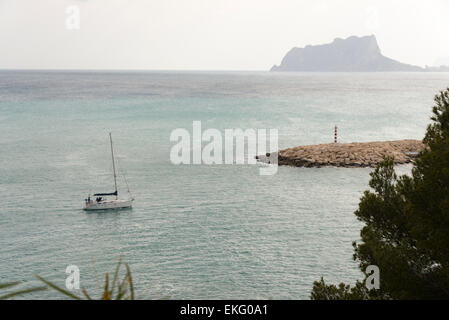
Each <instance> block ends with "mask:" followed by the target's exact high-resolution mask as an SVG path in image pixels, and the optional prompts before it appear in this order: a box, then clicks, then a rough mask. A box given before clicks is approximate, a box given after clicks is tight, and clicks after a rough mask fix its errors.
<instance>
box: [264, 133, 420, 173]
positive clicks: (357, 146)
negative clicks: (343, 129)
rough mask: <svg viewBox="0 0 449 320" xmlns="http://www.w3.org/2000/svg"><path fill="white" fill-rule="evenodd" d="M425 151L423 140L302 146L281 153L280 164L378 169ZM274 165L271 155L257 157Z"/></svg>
mask: <svg viewBox="0 0 449 320" xmlns="http://www.w3.org/2000/svg"><path fill="white" fill-rule="evenodd" d="M423 149H424V144H423V142H422V141H419V140H396V141H375V142H353V143H338V144H336V143H329V144H317V145H308V146H298V147H294V148H289V149H285V150H280V151H278V164H279V165H281V166H282V165H284V166H293V167H307V168H312V167H315V168H317V167H318V168H320V167H347V168H351V167H352V168H354V167H361V168H363V167H375V166H376V165H378V164H379V163H380V162H382V161H383V160H384V159H386V158H391V159H393V162H394V163H395V164H405V163H409V162H411V161H412V159H413V158H414V157H416V156H417V155H418V153H419V152H421V151H422V150H423ZM256 159H257V160H258V161H260V162H263V163H270V162H269V161H270V154H266V155H261V156H256Z"/></svg>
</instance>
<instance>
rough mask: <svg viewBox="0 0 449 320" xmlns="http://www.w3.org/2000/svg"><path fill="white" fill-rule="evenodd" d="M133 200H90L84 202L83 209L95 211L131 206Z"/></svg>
mask: <svg viewBox="0 0 449 320" xmlns="http://www.w3.org/2000/svg"><path fill="white" fill-rule="evenodd" d="M132 204H133V200H105V201H100V202H94V201H91V202H90V203H86V205H85V207H84V210H86V211H96V210H111V209H125V208H131V207H132Z"/></svg>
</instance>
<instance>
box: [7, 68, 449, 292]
mask: <svg viewBox="0 0 449 320" xmlns="http://www.w3.org/2000/svg"><path fill="white" fill-rule="evenodd" d="M448 85H449V74H444V73H439V74H437V73H435V74H432V73H426V74H424V73H423V74H420V73H416V74H414V73H410V74H407V73H401V74H399V73H398V74H396V73H390V74H385V73H374V74H363V73H360V74H272V73H265V72H260V73H250V72H240V73H238V72H227V73H224V72H221V73H220V72H197V73H195V72H183V73H179V72H178V73H175V72H134V73H131V72H128V73H127V72H103V73H100V72H43V71H40V72H29V71H20V72H13V71H2V72H0V150H1V151H0V194H1V195H2V206H1V209H0V282H5V281H12V280H22V281H27V282H28V283H29V284H30V285H31V284H34V283H35V281H34V280H33V275H34V274H36V273H37V274H40V275H42V276H44V277H46V278H48V279H50V280H53V281H54V282H56V283H57V284H59V285H61V286H64V283H65V277H66V274H65V269H66V267H67V266H68V265H77V266H78V267H79V268H80V270H81V286H83V287H86V288H87V289H88V290H89V291H92V292H97V291H98V290H99V289H98V288H99V287H100V286H101V282H102V280H103V279H102V274H103V273H104V272H106V271H109V272H112V271H113V270H114V266H115V263H116V262H117V261H118V259H119V256H120V254H123V259H124V260H125V261H126V262H128V263H129V264H130V267H131V270H132V271H133V278H134V281H135V283H136V292H137V295H138V297H140V298H155V297H161V296H170V297H171V298H173V299H184V298H186V299H187V298H190V299H212V298H216V299H221V298H236V299H239V298H247V299H253V298H254V299H258V298H274V299H307V298H308V297H309V294H310V289H311V287H312V283H313V281H315V280H319V278H320V277H321V276H324V277H325V279H327V280H329V281H333V282H337V281H338V282H339V281H347V282H349V283H352V282H354V281H355V280H356V279H358V278H360V277H361V276H360V272H359V271H358V268H357V264H356V263H355V262H354V261H352V246H351V243H352V241H354V240H358V239H359V230H360V227H361V225H360V223H359V222H358V221H357V220H356V219H355V216H354V215H353V212H354V210H355V209H356V208H357V204H358V201H359V198H360V196H361V194H362V192H363V191H364V190H365V189H367V183H368V180H369V172H370V171H371V169H345V168H321V169H303V168H301V169H300V168H289V167H281V168H279V170H278V173H277V174H276V175H274V176H260V175H259V167H258V166H248V165H245V166H243V165H212V166H206V165H200V166H193V165H181V166H175V165H173V164H172V163H171V162H170V159H169V152H170V148H171V147H172V145H173V143H171V142H170V141H169V136H170V133H171V131H172V130H174V129H176V128H186V129H188V130H189V131H191V128H192V121H193V120H201V121H202V125H203V130H204V129H207V128H217V129H220V130H224V129H227V128H242V129H246V128H276V129H278V130H279V135H280V137H279V146H280V147H281V148H285V147H291V146H296V145H300V144H314V143H328V142H331V141H332V139H333V126H334V125H335V124H337V125H338V126H339V133H340V141H341V142H352V141H374V140H393V139H405V138H412V139H420V138H422V136H423V134H424V131H425V128H426V125H427V124H428V122H429V116H430V112H431V106H432V105H433V100H432V99H433V96H434V94H435V93H437V91H438V90H440V89H444V88H445V87H447V86H448ZM109 131H112V132H113V137H114V143H115V149H116V150H115V151H116V154H117V158H118V165H119V170H120V171H121V172H126V177H127V180H128V183H129V185H130V188H131V191H132V193H133V196H134V197H135V198H136V201H135V205H134V208H133V209H132V210H124V211H119V212H102V213H86V212H84V211H82V210H81V208H82V206H83V200H84V198H85V197H86V195H87V193H88V192H92V191H94V192H95V191H102V192H110V191H112V190H113V180H112V176H111V161H110V153H109V145H108V136H107V134H108V132H109ZM409 169H410V168H409V167H407V166H405V167H399V168H398V170H399V171H401V172H408V170H409ZM119 184H120V185H119V192H121V193H122V194H124V195H125V191H126V187H125V185H124V183H123V181H122V180H120V179H119ZM96 274H97V275H98V278H99V279H98V283H97V281H96V280H95V275H96ZM33 297H36V298H37V297H40V298H58V297H59V296H58V295H57V294H55V293H54V292H52V291H48V292H45V293H43V294H39V295H35V296H33Z"/></svg>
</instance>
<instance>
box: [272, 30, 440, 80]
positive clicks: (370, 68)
mask: <svg viewBox="0 0 449 320" xmlns="http://www.w3.org/2000/svg"><path fill="white" fill-rule="evenodd" d="M270 71H287V72H288V71H291V72H295V71H296V72H424V71H428V72H438V71H449V67H445V66H441V67H426V68H421V67H419V66H414V65H410V64H405V63H401V62H399V61H396V60H393V59H390V58H388V57H386V56H384V55H383V54H382V53H381V50H380V48H379V45H378V43H377V39H376V36H375V35H370V36H364V37H357V36H351V37H349V38H346V39H341V38H336V39H335V40H334V41H333V42H332V43H328V44H322V45H314V46H311V45H308V46H306V47H304V48H297V47H295V48H293V49H291V50H290V51H289V52H288V53H287V54H286V55H285V57H284V58H283V59H282V62H281V64H280V65H279V66H277V65H274V66H273V67H272V68H271V70H270Z"/></svg>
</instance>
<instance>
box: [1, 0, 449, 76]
mask: <svg viewBox="0 0 449 320" xmlns="http://www.w3.org/2000/svg"><path fill="white" fill-rule="evenodd" d="M77 8H78V9H79V18H80V19H79V20H77V18H76V17H77V15H76V13H77V10H78V9H77ZM448 17H449V1H447V0H407V1H405V0H375V1H369V0H328V1H325V0H321V1H320V0H313V1H312V0H309V1H302V0H37V1H36V0H0V68H2V69H4V68H8V69H10V68H20V69H28V68H32V69H34V68H38V69H54V68H56V69H178V70H181V69H189V70H192V69H193V70H267V69H269V68H270V67H271V66H272V65H273V64H279V63H280V61H281V59H282V57H283V56H284V54H285V53H286V52H287V51H288V50H289V49H291V48H292V47H294V46H301V47H302V46H305V45H307V44H320V43H326V42H330V41H332V40H333V39H334V38H336V37H348V36H351V35H359V36H361V35H369V34H375V35H376V36H377V39H378V42H379V45H380V47H381V49H382V52H383V53H384V54H385V55H386V56H388V57H391V58H393V59H397V60H400V61H401V62H405V63H411V64H416V65H421V66H424V65H426V64H428V65H433V64H434V63H435V61H436V60H437V59H440V60H439V61H440V62H441V61H445V60H448V63H449V41H448V32H449V18H448ZM78 22H79V23H78ZM78 26H79V28H78Z"/></svg>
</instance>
